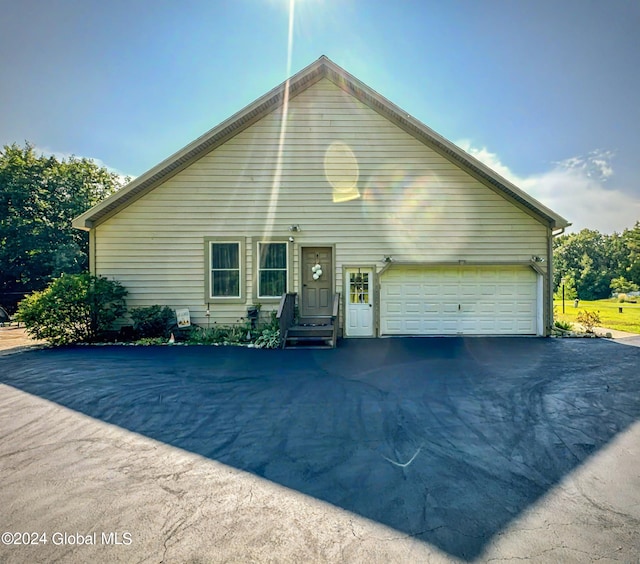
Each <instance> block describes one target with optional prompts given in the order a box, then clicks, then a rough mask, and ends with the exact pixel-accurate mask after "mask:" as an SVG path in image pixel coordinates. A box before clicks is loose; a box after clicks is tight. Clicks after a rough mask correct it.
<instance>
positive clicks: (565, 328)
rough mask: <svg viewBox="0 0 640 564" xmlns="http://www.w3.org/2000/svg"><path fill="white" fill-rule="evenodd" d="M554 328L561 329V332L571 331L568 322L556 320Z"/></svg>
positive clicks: (570, 325) (571, 324) (571, 327)
mask: <svg viewBox="0 0 640 564" xmlns="http://www.w3.org/2000/svg"><path fill="white" fill-rule="evenodd" d="M554 325H555V327H557V328H558V329H562V330H563V331H573V323H571V322H570V321H562V320H560V319H558V320H556V322H555V323H554Z"/></svg>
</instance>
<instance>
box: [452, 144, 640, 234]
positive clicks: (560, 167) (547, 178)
mask: <svg viewBox="0 0 640 564" xmlns="http://www.w3.org/2000/svg"><path fill="white" fill-rule="evenodd" d="M457 145H458V146H459V147H461V148H462V149H464V150H465V151H467V152H468V153H469V154H470V155H472V156H474V157H475V158H476V159H478V160H479V161H481V162H482V163H484V164H486V165H487V166H489V167H490V168H491V169H493V170H494V171H495V172H497V173H498V174H500V175H501V176H503V177H504V178H506V179H507V180H509V181H511V182H513V183H514V184H515V185H516V186H518V187H519V188H521V189H522V190H524V191H525V192H527V193H528V194H529V195H531V196H533V197H534V198H535V199H536V200H539V201H540V202H541V203H542V204H544V205H545V206H547V207H549V208H551V209H552V210H553V211H555V212H556V213H558V214H560V215H561V216H563V217H565V218H567V219H568V220H569V221H570V222H571V223H572V226H571V227H570V228H569V229H568V230H567V231H574V232H576V231H580V230H581V229H585V228H588V229H596V230H598V231H600V232H601V233H613V232H614V231H618V232H621V231H623V230H624V229H625V228H627V227H633V226H634V224H635V222H636V221H638V220H640V198H638V197H635V196H632V195H630V194H628V193H626V192H623V191H622V190H619V189H614V188H609V187H608V186H607V187H605V184H606V183H607V181H608V180H609V179H610V178H611V177H612V176H613V172H614V171H613V167H612V165H611V159H612V158H613V153H612V152H611V151H604V150H600V149H599V150H596V151H592V152H590V153H589V154H588V155H586V156H576V157H572V158H570V159H565V160H564V161H560V162H557V163H554V166H553V168H552V169H550V170H549V171H547V172H543V173H540V174H535V175H531V176H518V175H516V174H515V173H513V172H512V171H511V170H510V169H509V167H507V166H506V165H505V164H503V163H502V161H501V160H500V158H499V157H498V155H496V154H495V153H491V152H490V151H488V150H487V149H486V148H484V147H483V148H482V149H478V148H476V147H473V145H472V144H471V143H470V142H469V141H468V140H462V141H460V142H458V143H457Z"/></svg>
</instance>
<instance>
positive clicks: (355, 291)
mask: <svg viewBox="0 0 640 564" xmlns="http://www.w3.org/2000/svg"><path fill="white" fill-rule="evenodd" d="M345 285H346V288H345V297H346V299H345V302H346V304H345V311H346V315H345V334H346V336H347V337H373V269H372V268H349V269H347V270H346V271H345Z"/></svg>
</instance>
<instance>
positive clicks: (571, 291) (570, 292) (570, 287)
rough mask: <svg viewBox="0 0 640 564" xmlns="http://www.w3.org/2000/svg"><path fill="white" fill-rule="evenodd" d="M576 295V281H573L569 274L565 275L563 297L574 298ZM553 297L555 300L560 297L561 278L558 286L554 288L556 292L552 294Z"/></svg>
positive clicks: (566, 298)
mask: <svg viewBox="0 0 640 564" xmlns="http://www.w3.org/2000/svg"><path fill="white" fill-rule="evenodd" d="M577 297H578V290H576V283H575V282H574V280H573V278H572V277H571V276H566V277H565V278H564V299H565V300H575V299H576V298H577ZM553 299H555V300H561V299H562V280H560V284H558V288H557V289H556V292H555V294H554V295H553Z"/></svg>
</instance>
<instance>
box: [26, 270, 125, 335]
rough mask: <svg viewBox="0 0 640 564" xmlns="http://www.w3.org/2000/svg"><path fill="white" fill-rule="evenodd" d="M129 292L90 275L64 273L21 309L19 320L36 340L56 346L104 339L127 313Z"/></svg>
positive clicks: (99, 277) (31, 297)
mask: <svg viewBox="0 0 640 564" xmlns="http://www.w3.org/2000/svg"><path fill="white" fill-rule="evenodd" d="M126 295H127V290H126V289H125V288H124V287H123V286H122V285H121V284H120V283H119V282H117V281H115V280H108V279H106V278H103V277H101V276H93V275H92V274H89V273H88V272H85V273H82V274H71V275H69V274H66V275H65V274H63V275H62V276H61V277H60V278H56V279H55V280H53V282H51V284H49V286H48V287H47V288H45V289H44V290H42V291H41V292H36V293H34V294H31V295H30V296H28V297H27V298H25V299H24V300H22V302H20V305H19V306H18V313H17V317H18V319H19V320H20V321H21V322H23V323H24V324H25V327H26V331H27V333H28V334H29V335H30V336H32V337H34V338H35V339H45V340H47V341H49V342H50V343H51V344H54V345H65V344H69V343H79V342H93V341H97V340H100V339H101V338H102V337H103V336H104V335H105V334H106V332H107V331H108V330H109V329H110V328H111V326H112V324H113V322H114V321H115V320H116V319H118V318H119V317H121V316H122V315H123V314H124V312H125V311H126V304H125V296H126Z"/></svg>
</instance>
